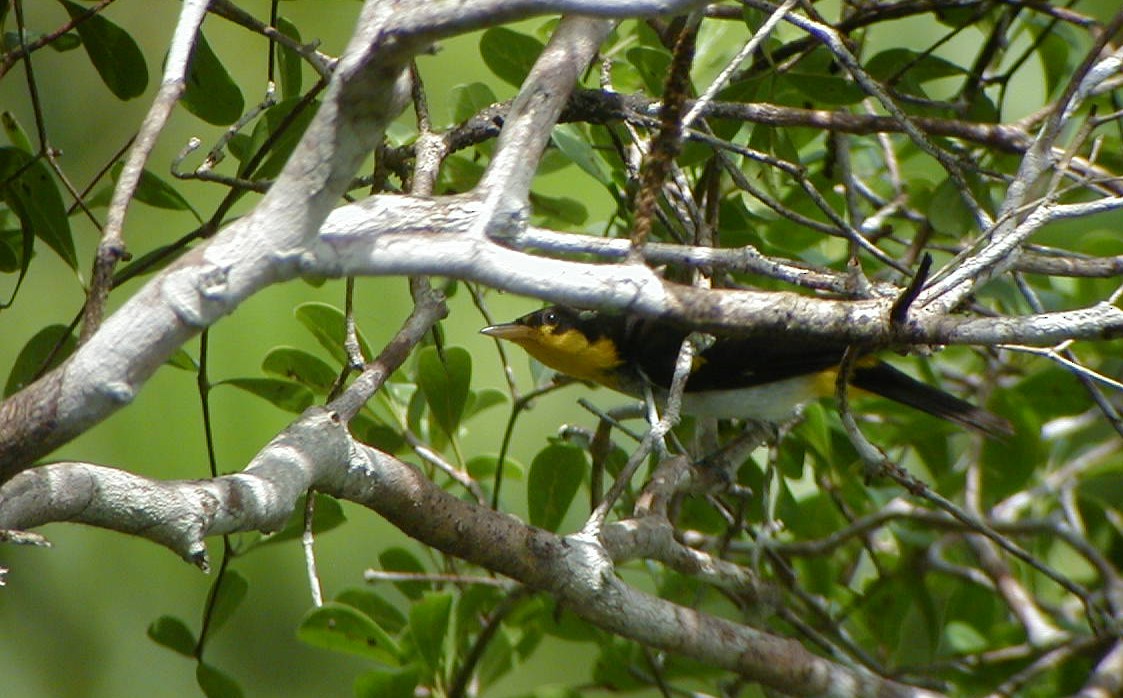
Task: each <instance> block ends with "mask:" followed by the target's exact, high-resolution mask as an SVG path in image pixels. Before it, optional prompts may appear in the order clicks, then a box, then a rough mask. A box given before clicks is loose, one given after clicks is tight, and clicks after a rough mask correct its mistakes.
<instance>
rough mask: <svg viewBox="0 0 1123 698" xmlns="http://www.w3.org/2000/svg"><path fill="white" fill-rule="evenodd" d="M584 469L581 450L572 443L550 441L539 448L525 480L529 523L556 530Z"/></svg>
mask: <svg viewBox="0 0 1123 698" xmlns="http://www.w3.org/2000/svg"><path fill="white" fill-rule="evenodd" d="M588 469H589V463H588V461H587V459H586V458H585V452H584V451H582V450H581V449H580V448H577V447H575V446H569V445H566V444H550V445H549V446H547V447H546V448H544V449H542V450H541V451H539V452H538V455H536V456H535V457H534V461H533V462H531V464H530V475H529V477H528V480H527V510H528V513H529V515H530V523H531V524H533V525H534V526H538V527H539V528H544V529H546V530H547V531H557V530H558V526H560V525H561V522H562V520H563V519H564V518H565V514H566V512H567V511H569V506H570V504H572V503H573V497H574V496H575V495H576V494H577V489H578V488H579V487H580V486H581V480H582V479H583V478H584V477H585V473H586V472H587V471H588Z"/></svg>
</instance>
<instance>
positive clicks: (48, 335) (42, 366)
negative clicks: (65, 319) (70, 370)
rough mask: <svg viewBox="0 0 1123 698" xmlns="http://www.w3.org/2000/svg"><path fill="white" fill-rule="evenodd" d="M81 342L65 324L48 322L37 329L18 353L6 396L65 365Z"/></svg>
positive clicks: (9, 375) (9, 376) (7, 384)
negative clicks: (64, 361) (45, 373)
mask: <svg viewBox="0 0 1123 698" xmlns="http://www.w3.org/2000/svg"><path fill="white" fill-rule="evenodd" d="M77 344H78V340H77V339H76V338H75V337H74V335H73V334H71V333H70V328H68V327H66V326H65V325H47V326H46V327H44V328H43V329H41V330H39V331H38V332H36V333H35V336H33V337H32V338H31V339H29V340H27V344H25V345H23V349H21V350H20V352H19V354H17V355H16V360H15V362H14V363H13V364H12V370H11V372H10V373H9V374H8V382H7V383H6V384H5V385H4V397H7V396H9V395H11V394H13V393H15V392H18V391H19V390H21V389H22V388H23V387H24V386H26V385H28V384H29V383H31V381H33V380H34V379H35V377H36V376H38V375H40V374H42V373H44V372H46V371H49V370H51V369H52V368H55V367H56V366H58V365H59V364H61V363H62V362H63V360H64V359H66V357H68V356H70V355H71V354H73V353H74V348H75V347H76V346H77ZM56 348H57V350H56ZM52 352H54V353H53V354H52Z"/></svg>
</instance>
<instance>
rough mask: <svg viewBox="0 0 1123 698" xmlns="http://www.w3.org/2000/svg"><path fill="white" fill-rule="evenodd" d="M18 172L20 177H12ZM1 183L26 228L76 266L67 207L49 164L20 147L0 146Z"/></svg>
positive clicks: (73, 267)
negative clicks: (48, 166)
mask: <svg viewBox="0 0 1123 698" xmlns="http://www.w3.org/2000/svg"><path fill="white" fill-rule="evenodd" d="M16 172H20V174H19V176H18V177H13V175H15V173H16ZM0 182H2V183H3V188H2V189H0V194H2V195H3V197H4V201H5V203H7V204H8V207H9V208H11V209H12V210H13V211H15V213H16V215H18V216H19V219H20V225H21V226H22V228H23V229H24V231H25V232H26V231H27V230H30V231H31V232H32V233H34V235H35V237H37V238H39V239H40V240H42V241H43V242H45V243H47V245H48V246H49V247H50V248H51V249H52V250H54V251H55V253H56V254H58V256H59V257H61V258H62V261H64V262H66V264H67V265H68V266H69V267H70V268H71V269H77V268H78V255H77V253H76V252H75V251H74V240H73V238H72V237H71V234H70V221H69V220H68V219H67V217H66V206H64V205H63V203H62V196H61V195H60V194H59V190H58V187H57V186H56V185H55V180H54V178H53V177H52V176H51V171H50V170H49V169H48V168H47V166H46V164H44V163H43V162H42V161H41V160H36V159H35V158H34V157H33V156H32V155H31V154H30V153H27V152H25V151H23V150H20V149H18V148H0ZM25 252H26V251H25Z"/></svg>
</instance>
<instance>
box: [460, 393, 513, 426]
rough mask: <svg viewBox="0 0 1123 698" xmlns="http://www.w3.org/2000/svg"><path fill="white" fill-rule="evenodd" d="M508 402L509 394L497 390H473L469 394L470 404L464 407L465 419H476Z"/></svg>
mask: <svg viewBox="0 0 1123 698" xmlns="http://www.w3.org/2000/svg"><path fill="white" fill-rule="evenodd" d="M505 402H507V393H505V392H503V391H502V390H496V389H495V388H484V389H483V390H473V391H472V392H471V393H469V394H468V404H467V405H466V406H465V407H464V417H463V418H464V419H468V418H469V417H474V416H476V415H477V414H479V413H481V412H483V411H484V410H486V409H487V408H489V407H495V406H496V405H502V404H504V403H505Z"/></svg>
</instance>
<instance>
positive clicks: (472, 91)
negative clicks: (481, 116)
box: [450, 82, 499, 123]
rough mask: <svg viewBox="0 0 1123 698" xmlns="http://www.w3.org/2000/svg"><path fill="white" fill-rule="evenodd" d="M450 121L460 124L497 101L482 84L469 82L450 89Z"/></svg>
mask: <svg viewBox="0 0 1123 698" xmlns="http://www.w3.org/2000/svg"><path fill="white" fill-rule="evenodd" d="M450 101H451V102H452V120H453V122H454V123H462V122H464V121H467V120H468V119H470V118H471V117H473V116H475V115H476V114H478V113H479V112H480V111H482V110H484V109H486V108H487V107H490V106H491V105H492V104H495V103H496V102H498V101H499V99H498V98H497V97H496V96H495V93H494V92H492V91H491V88H490V87H488V86H487V85H485V84H483V83H482V82H470V83H468V84H467V85H457V86H456V87H454V88H452V99H451V100H450Z"/></svg>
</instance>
